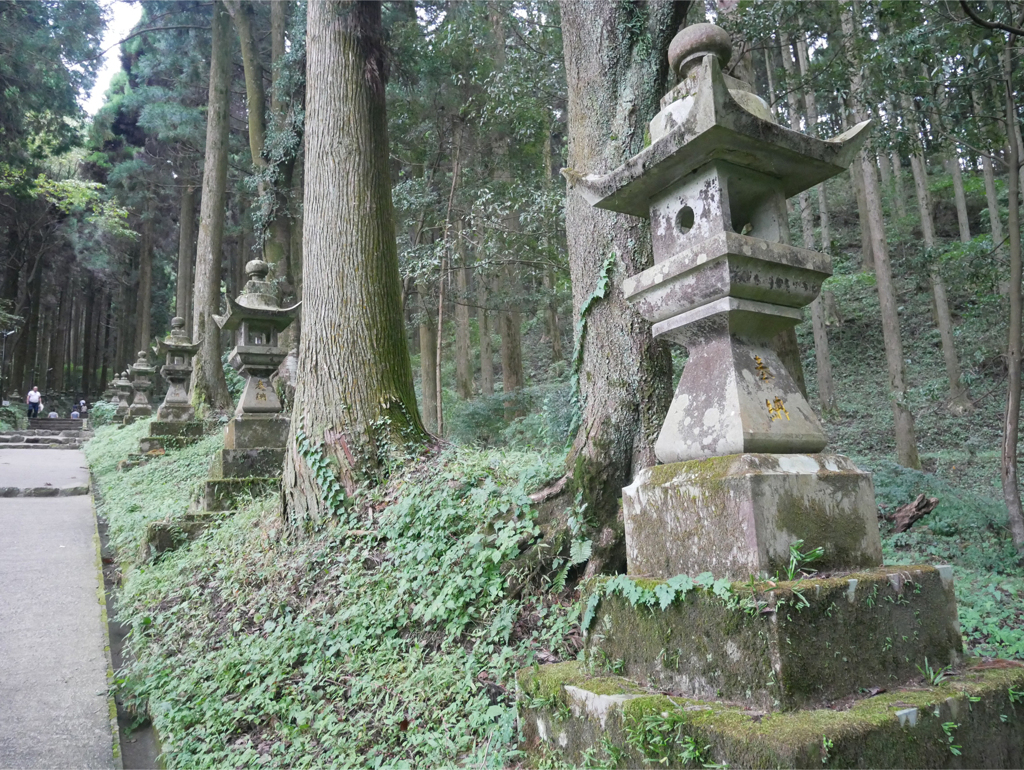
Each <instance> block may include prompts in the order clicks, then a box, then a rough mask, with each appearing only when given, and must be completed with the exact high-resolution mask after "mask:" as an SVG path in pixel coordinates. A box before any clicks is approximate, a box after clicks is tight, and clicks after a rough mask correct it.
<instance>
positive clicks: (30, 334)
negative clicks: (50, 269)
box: [13, 254, 43, 395]
mask: <svg viewBox="0 0 1024 770" xmlns="http://www.w3.org/2000/svg"><path fill="white" fill-rule="evenodd" d="M31 265H32V267H31V269H30V271H29V278H28V285H27V287H26V289H27V290H26V295H25V296H26V303H27V304H26V305H25V308H26V310H25V311H24V312H23V313H21V314H20V315H21V316H22V318H25V319H26V320H25V330H24V332H22V333H20V334H18V344H17V346H16V347H17V348H18V349H20V350H18V352H19V353H20V354H21V355H20V356H18V357H17V358H16V359H15V368H14V380H13V381H14V383H15V384H16V385H17V387H19V388H20V389H21V394H22V395H25V393H27V392H28V391H29V390H30V389H31V388H32V386H33V385H36V384H38V383H35V382H31V380H32V379H34V378H35V377H36V376H37V373H36V366H35V360H36V352H37V351H36V342H37V337H38V336H39V313H40V310H41V308H42V289H43V270H42V267H43V259H42V256H41V255H39V254H37V255H36V257H35V259H34V260H32V263H31Z"/></svg>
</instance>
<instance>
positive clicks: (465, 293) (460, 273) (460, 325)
mask: <svg viewBox="0 0 1024 770" xmlns="http://www.w3.org/2000/svg"><path fill="white" fill-rule="evenodd" d="M460 236H461V233H460ZM459 244H460V246H459V256H460V259H461V262H460V264H459V266H458V267H457V268H455V289H456V291H457V294H456V296H455V297H454V298H453V300H454V302H455V393H456V395H458V397H459V398H461V399H469V398H472V397H473V364H472V361H471V360H470V357H469V303H470V301H471V298H470V296H469V268H468V267H466V255H465V248H463V246H462V239H461V237H460V239H459Z"/></svg>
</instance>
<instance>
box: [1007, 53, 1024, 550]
mask: <svg viewBox="0 0 1024 770" xmlns="http://www.w3.org/2000/svg"><path fill="white" fill-rule="evenodd" d="M1014 41H1015V38H1014V37H1013V36H1012V35H1011V36H1010V37H1009V44H1008V45H1007V46H1006V49H1005V50H1004V52H1003V76H1004V82H1003V88H1004V93H1005V103H1006V123H1007V126H1011V127H1012V126H1013V125H1014V124H1015V123H1016V120H1017V105H1016V103H1015V99H1014V89H1015V87H1016V83H1015V81H1014V77H1013V55H1014ZM1006 133H1007V144H1008V150H1007V153H1006V154H1007V160H1008V162H1009V169H1008V171H1009V173H1008V174H1007V183H1006V186H1007V192H1008V197H1009V217H1008V222H1007V224H1008V229H1009V231H1010V241H1009V249H1008V252H1009V257H1010V288H1009V300H1010V325H1009V329H1008V330H1007V333H1008V341H1007V345H1006V365H1007V368H1008V370H1009V375H1008V377H1007V380H1008V382H1007V392H1006V420H1005V422H1004V424H1003V446H1002V482H1003V500H1004V501H1005V502H1006V510H1007V514H1008V518H1009V524H1010V534H1011V536H1012V537H1013V544H1014V545H1015V546H1016V547H1017V552H1018V553H1020V554H1021V555H1022V556H1024V509H1022V508H1021V501H1020V479H1019V476H1018V473H1017V443H1018V439H1019V435H1020V397H1021V332H1022V328H1021V312H1022V308H1021V280H1022V267H1021V238H1020V230H1021V217H1020V176H1019V173H1018V172H1021V171H1024V164H1022V162H1021V156H1022V154H1024V147H1022V143H1021V141H1020V135H1019V134H1018V133H1017V132H1016V131H1015V130H1013V129H1012V128H1008V130H1007V132H1006Z"/></svg>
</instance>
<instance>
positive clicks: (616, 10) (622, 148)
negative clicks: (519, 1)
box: [562, 0, 688, 571]
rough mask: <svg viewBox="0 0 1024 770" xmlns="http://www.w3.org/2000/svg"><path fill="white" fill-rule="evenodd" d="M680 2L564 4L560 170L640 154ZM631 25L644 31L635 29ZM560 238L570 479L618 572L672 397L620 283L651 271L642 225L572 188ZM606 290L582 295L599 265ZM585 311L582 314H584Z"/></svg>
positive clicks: (659, 352)
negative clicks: (574, 416)
mask: <svg viewBox="0 0 1024 770" xmlns="http://www.w3.org/2000/svg"><path fill="white" fill-rule="evenodd" d="M687 6H688V4H686V3H671V2H651V3H646V4H644V5H640V6H633V5H632V4H625V3H608V2H603V1H601V0H567V1H566V2H564V3H563V4H562V34H563V39H564V49H563V50H564V56H565V68H566V79H567V84H568V133H569V142H568V144H569V146H568V155H569V157H568V166H569V168H570V169H571V170H572V171H573V172H575V173H579V174H585V173H598V174H600V173H607V172H608V171H611V170H612V169H614V168H616V167H617V166H619V165H621V164H622V163H623V162H624V161H625V160H626V159H628V158H629V157H631V156H632V155H634V154H636V153H637V152H639V151H640V150H641V149H643V145H644V135H645V133H646V130H647V122H648V121H649V120H650V118H651V117H652V116H653V115H654V114H655V112H656V111H657V109H658V101H659V99H660V98H661V96H662V95H663V93H664V92H665V91H666V90H667V88H666V86H667V83H666V76H667V71H668V67H667V60H666V57H665V52H666V51H667V49H668V44H669V42H670V41H671V38H672V36H673V35H674V34H675V32H676V30H677V29H678V28H679V26H680V24H681V22H682V21H683V20H684V19H685V14H686V10H687ZM636 13H640V14H642V15H641V16H640V17H639V21H640V22H642V23H643V30H642V31H636V32H631V29H632V30H637V28H638V26H639V25H638V17H636V16H635V15H634V14H636ZM565 221H566V236H567V245H568V250H569V270H570V276H571V279H572V287H573V320H574V322H573V328H574V329H577V339H576V345H577V350H578V352H577V353H576V354H575V355H574V356H573V369H574V372H575V373H576V374H577V376H578V381H579V391H580V393H579V395H580V403H581V407H582V414H581V424H580V428H579V431H578V432H577V434H576V437H575V439H574V440H573V444H572V448H571V450H570V452H569V455H568V458H567V460H566V463H567V471H568V474H569V476H570V478H571V483H569V484H566V485H565V487H567V488H569V489H570V490H571V493H572V494H573V495H575V494H576V492H579V493H580V494H581V496H582V500H583V501H584V502H586V503H587V504H588V509H587V512H588V515H589V516H591V517H593V519H594V520H595V521H596V522H598V523H599V526H600V527H602V528H604V529H605V530H607V534H608V537H605V536H604V533H602V542H606V543H608V546H607V547H606V548H603V549H598V550H600V551H601V552H600V553H597V554H595V557H594V558H592V560H591V564H590V565H589V566H588V570H589V571H594V570H597V569H604V568H608V569H614V568H618V567H621V566H624V565H623V563H622V558H623V556H624V549H623V548H622V540H621V537H620V535H621V533H619V536H616V534H615V533H616V530H617V528H618V527H619V526H620V525H619V524H617V523H616V514H617V511H618V500H619V497H620V496H621V494H622V492H621V490H622V487H623V486H625V485H626V484H627V483H628V482H629V480H630V479H631V478H632V476H633V474H634V472H635V471H637V470H640V469H641V468H644V467H647V466H649V465H653V464H654V463H655V462H656V460H655V455H654V441H655V439H656V438H657V435H658V431H659V430H660V428H661V423H662V420H663V419H664V415H665V411H666V409H667V408H668V404H669V401H670V400H671V395H672V391H671V385H672V383H671V371H672V361H671V357H670V355H669V350H668V347H667V346H666V345H664V344H662V343H659V342H655V341H654V340H652V338H651V332H650V325H649V324H648V323H647V322H646V321H644V320H643V319H642V318H641V317H640V316H639V315H638V314H637V313H636V312H635V311H634V310H633V308H632V307H631V306H630V305H629V303H627V302H626V301H625V300H624V298H623V296H622V279H623V278H624V277H625V276H627V275H634V274H636V273H638V272H640V271H642V270H644V269H646V268H647V267H649V266H650V265H651V264H652V256H651V241H650V228H649V226H648V224H647V222H645V221H643V220H640V219H636V218H634V217H630V216H626V215H623V214H616V213H613V212H609V211H604V210H601V209H597V208H594V207H592V206H590V205H588V204H587V203H586V201H584V200H583V199H582V197H580V196H579V195H578V194H576V193H575V192H573V190H572V189H571V188H570V189H569V190H568V193H567V197H566V214H565ZM609 260H614V263H613V266H612V268H611V287H610V290H609V291H608V293H607V295H606V296H605V297H604V298H603V299H600V300H598V301H596V302H594V303H591V302H590V297H591V295H592V294H593V293H594V290H595V287H596V285H597V283H598V281H599V280H600V277H601V275H602V270H603V268H604V265H605V264H606V262H607V261H609ZM584 305H589V308H590V309H589V312H588V314H587V316H586V317H585V318H582V319H581V318H580V314H581V311H582V309H583V307H584Z"/></svg>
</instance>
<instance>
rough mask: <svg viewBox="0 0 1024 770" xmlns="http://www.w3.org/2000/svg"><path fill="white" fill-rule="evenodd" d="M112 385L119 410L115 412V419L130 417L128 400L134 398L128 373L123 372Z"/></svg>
mask: <svg viewBox="0 0 1024 770" xmlns="http://www.w3.org/2000/svg"><path fill="white" fill-rule="evenodd" d="M111 385H113V387H114V396H115V399H116V403H117V409H115V410H114V417H117V418H120V419H124V418H125V417H127V416H128V411H129V410H130V409H131V405H130V404H129V403H128V399H129V398H131V396H132V383H131V380H129V379H128V372H127V371H123V372H121V373H120V374H119V375H118V376H117V377H115V378H114V380H113V382H112V383H111Z"/></svg>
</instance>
